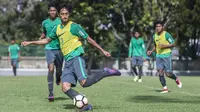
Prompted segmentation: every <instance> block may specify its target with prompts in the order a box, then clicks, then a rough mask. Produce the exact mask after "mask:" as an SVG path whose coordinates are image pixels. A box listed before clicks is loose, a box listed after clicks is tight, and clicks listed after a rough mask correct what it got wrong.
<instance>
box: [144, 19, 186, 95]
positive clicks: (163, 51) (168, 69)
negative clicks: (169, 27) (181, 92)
mask: <svg viewBox="0 0 200 112" xmlns="http://www.w3.org/2000/svg"><path fill="white" fill-rule="evenodd" d="M155 25H156V26H155V27H156V33H155V34H154V36H153V39H154V44H155V46H154V48H153V49H152V50H151V51H148V52H147V54H148V55H151V53H152V52H154V51H156V67H157V71H158V74H159V79H160V83H161V84H162V86H163V90H162V91H161V93H168V92H169V90H168V88H167V85H166V80H165V77H164V74H166V76H167V77H169V78H171V79H173V80H175V82H176V84H177V85H178V87H179V88H181V87H182V83H181V81H180V79H178V77H177V76H176V75H175V74H174V73H173V72H172V59H171V48H172V47H174V46H175V44H174V39H173V38H172V36H171V35H170V34H169V33H168V32H166V31H164V27H163V22H161V21H157V22H156V23H155Z"/></svg>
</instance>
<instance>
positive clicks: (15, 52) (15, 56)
mask: <svg viewBox="0 0 200 112" xmlns="http://www.w3.org/2000/svg"><path fill="white" fill-rule="evenodd" d="M8 53H9V55H8V60H9V61H11V65H12V68H13V73H14V76H17V68H18V62H19V61H20V48H19V46H18V45H17V44H16V41H15V38H12V39H11V45H10V46H9V47H8Z"/></svg>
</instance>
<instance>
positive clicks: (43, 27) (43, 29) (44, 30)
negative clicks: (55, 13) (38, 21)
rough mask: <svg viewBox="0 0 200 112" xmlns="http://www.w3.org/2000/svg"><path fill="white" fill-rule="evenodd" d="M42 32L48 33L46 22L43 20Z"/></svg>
mask: <svg viewBox="0 0 200 112" xmlns="http://www.w3.org/2000/svg"><path fill="white" fill-rule="evenodd" d="M42 33H44V34H46V28H45V22H44V21H43V22H42Z"/></svg>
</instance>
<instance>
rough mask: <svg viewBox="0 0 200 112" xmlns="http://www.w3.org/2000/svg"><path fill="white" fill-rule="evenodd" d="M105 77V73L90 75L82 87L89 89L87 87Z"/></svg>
mask: <svg viewBox="0 0 200 112" xmlns="http://www.w3.org/2000/svg"><path fill="white" fill-rule="evenodd" d="M107 76H108V75H107V73H106V72H99V73H95V74H91V75H89V76H88V77H87V79H86V82H85V84H84V85H83V87H89V86H91V85H93V84H95V83H97V82H99V81H100V80H101V79H103V78H105V77H107Z"/></svg>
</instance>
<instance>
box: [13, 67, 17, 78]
mask: <svg viewBox="0 0 200 112" xmlns="http://www.w3.org/2000/svg"><path fill="white" fill-rule="evenodd" d="M13 73H14V76H17V68H16V67H13Z"/></svg>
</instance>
